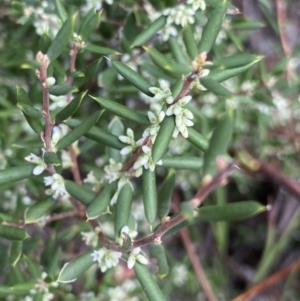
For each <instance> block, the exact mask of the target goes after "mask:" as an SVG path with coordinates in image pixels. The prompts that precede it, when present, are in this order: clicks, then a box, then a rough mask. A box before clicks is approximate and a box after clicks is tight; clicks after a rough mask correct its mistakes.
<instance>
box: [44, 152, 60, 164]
mask: <svg viewBox="0 0 300 301" xmlns="http://www.w3.org/2000/svg"><path fill="white" fill-rule="evenodd" d="M44 161H45V163H46V164H53V165H54V166H59V165H61V161H60V160H59V158H58V157H57V154H56V153H54V152H45V154H44Z"/></svg>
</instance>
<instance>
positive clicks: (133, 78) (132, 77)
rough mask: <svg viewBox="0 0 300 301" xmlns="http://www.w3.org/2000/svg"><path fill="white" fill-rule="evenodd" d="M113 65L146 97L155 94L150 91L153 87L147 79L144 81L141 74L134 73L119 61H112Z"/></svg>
mask: <svg viewBox="0 0 300 301" xmlns="http://www.w3.org/2000/svg"><path fill="white" fill-rule="evenodd" d="M111 63H112V65H113V66H114V67H115V68H116V70H117V71H118V72H119V73H120V74H121V75H122V76H123V77H124V78H125V79H127V80H128V81H129V82H130V83H131V84H132V85H134V86H135V87H136V88H137V89H139V90H140V91H142V92H143V93H145V94H146V95H148V96H150V97H152V96H153V94H152V93H151V92H150V91H149V88H151V87H152V86H153V85H151V84H150V83H149V82H148V81H147V80H146V79H144V78H143V77H142V76H141V75H140V74H138V73H137V72H135V71H133V70H132V69H131V68H129V67H128V66H126V65H125V64H123V63H122V62H118V61H111Z"/></svg>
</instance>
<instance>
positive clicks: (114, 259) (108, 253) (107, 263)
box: [91, 247, 122, 273]
mask: <svg viewBox="0 0 300 301" xmlns="http://www.w3.org/2000/svg"><path fill="white" fill-rule="evenodd" d="M91 256H92V257H93V261H97V262H98V266H99V268H100V269H101V272H102V273H104V272H105V271H106V270H107V269H109V268H111V267H114V266H116V265H117V264H118V263H119V259H120V258H121V256H122V253H121V252H115V251H112V250H109V249H107V248H105V247H103V248H101V249H100V250H97V251H94V252H93V253H92V254H91Z"/></svg>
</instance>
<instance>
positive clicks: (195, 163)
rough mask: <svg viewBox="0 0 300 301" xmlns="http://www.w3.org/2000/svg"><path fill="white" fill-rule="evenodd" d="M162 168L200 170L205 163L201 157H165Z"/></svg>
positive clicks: (162, 159)
mask: <svg viewBox="0 0 300 301" xmlns="http://www.w3.org/2000/svg"><path fill="white" fill-rule="evenodd" d="M161 161H162V165H161V166H162V167H165V168H174V169H187V170H198V171H199V170H200V168H201V167H202V165H203V161H202V159H201V158H199V157H186V156H185V157H184V156H172V157H171V156H165V157H162V158H161Z"/></svg>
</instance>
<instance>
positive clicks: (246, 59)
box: [205, 53, 262, 69]
mask: <svg viewBox="0 0 300 301" xmlns="http://www.w3.org/2000/svg"><path fill="white" fill-rule="evenodd" d="M261 59H262V56H260V55H256V54H250V53H237V54H234V55H230V56H227V57H223V58H219V59H216V60H214V61H213V65H205V67H211V68H215V67H219V68H222V69H231V68H236V67H242V66H245V65H248V64H251V63H252V64H253V62H258V61H260V60H261Z"/></svg>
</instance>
